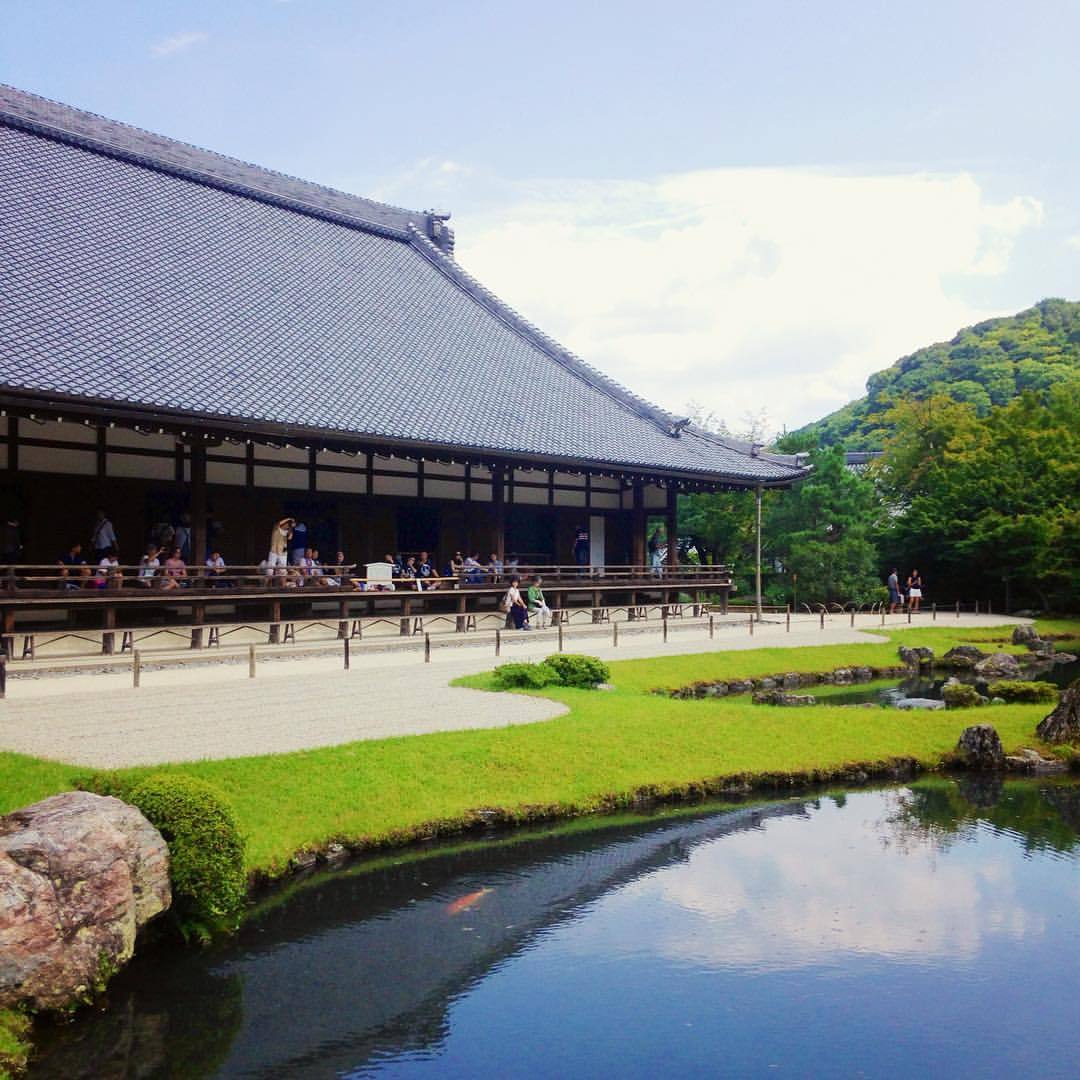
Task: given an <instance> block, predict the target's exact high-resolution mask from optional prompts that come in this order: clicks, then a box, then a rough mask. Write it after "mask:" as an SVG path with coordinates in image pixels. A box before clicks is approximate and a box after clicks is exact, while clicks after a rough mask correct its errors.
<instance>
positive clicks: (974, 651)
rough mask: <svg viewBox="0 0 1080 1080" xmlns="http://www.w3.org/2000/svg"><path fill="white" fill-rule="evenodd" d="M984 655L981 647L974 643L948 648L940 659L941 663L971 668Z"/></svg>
mask: <svg viewBox="0 0 1080 1080" xmlns="http://www.w3.org/2000/svg"><path fill="white" fill-rule="evenodd" d="M985 656H986V653H984V652H983V651H982V649H979V648H976V647H975V646H974V645H957V646H956V647H955V648H952V649H950V650H949V651H948V652H947V653H946V654H945V655H944V656H943V657H942V658H941V659H942V662H943V663H946V664H948V665H949V666H950V667H954V668H973V667H974V666H975V665H976V664H977V663H978V662H979V661H980V660H982V659H983V658H984V657H985Z"/></svg>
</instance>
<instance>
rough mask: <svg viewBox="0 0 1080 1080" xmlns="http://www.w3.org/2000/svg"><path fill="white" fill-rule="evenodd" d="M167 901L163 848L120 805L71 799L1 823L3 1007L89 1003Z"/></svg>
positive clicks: (70, 795)
mask: <svg viewBox="0 0 1080 1080" xmlns="http://www.w3.org/2000/svg"><path fill="white" fill-rule="evenodd" d="M170 902H171V895H170V890H169V853H168V848H167V847H166V845H165V841H164V840H163V839H162V837H161V834H160V833H159V832H158V831H157V829H155V828H154V827H153V825H151V824H150V822H148V821H147V820H146V818H144V817H143V816H142V814H140V813H139V811H138V810H136V809H135V808H134V807H133V806H128V805H127V804H126V803H123V802H121V801H120V800H119V799H114V798H110V797H105V796H101V795H92V794H90V793H89V792H85V791H71V792H67V793H66V794H63V795H54V796H53V797H52V798H50V799H45V800H44V801H42V802H38V803H34V804H33V806H28V807H26V808H25V809H22V810H17V811H15V812H14V813H12V814H8V815H7V816H6V817H3V818H0V1007H3V1006H8V1005H12V1004H15V1003H16V1002H20V1001H25V1002H27V1003H28V1004H29V1005H30V1006H31V1007H33V1008H35V1009H57V1008H63V1007H65V1006H67V1005H69V1004H71V1003H72V1002H75V1001H78V1000H82V999H85V998H87V997H89V996H91V995H92V994H93V993H94V991H95V989H96V988H100V986H101V984H102V983H103V981H104V980H105V979H106V978H107V977H108V976H109V975H110V974H112V972H114V971H115V970H116V969H117V968H119V967H120V966H121V965H123V964H124V963H126V962H127V961H128V960H129V959H130V958H131V955H132V953H133V952H134V948H135V935H136V933H137V932H138V930H139V929H140V928H141V927H142V926H143V925H144V924H145V923H146V922H147V921H148V920H149V919H152V918H153V917H154V916H155V915H157V914H158V913H159V912H162V911H164V910H165V909H166V908H167V907H168V906H169V904H170Z"/></svg>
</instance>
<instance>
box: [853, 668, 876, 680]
mask: <svg viewBox="0 0 1080 1080" xmlns="http://www.w3.org/2000/svg"><path fill="white" fill-rule="evenodd" d="M851 674H852V675H854V676H855V681H856V682H872V681H873V678H874V669H873V668H868V667H856V668H852V669H851Z"/></svg>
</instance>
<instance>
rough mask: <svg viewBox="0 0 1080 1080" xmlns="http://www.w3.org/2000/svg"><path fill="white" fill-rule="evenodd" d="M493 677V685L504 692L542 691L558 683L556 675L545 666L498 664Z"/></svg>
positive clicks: (551, 669)
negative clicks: (519, 689) (511, 690)
mask: <svg viewBox="0 0 1080 1080" xmlns="http://www.w3.org/2000/svg"><path fill="white" fill-rule="evenodd" d="M494 675H495V685H496V686H498V687H501V688H502V689H504V690H510V689H514V688H521V689H524V690H543V688H544V687H545V686H550V685H551V684H552V683H555V682H558V681H559V676H558V673H557V672H556V671H555V670H554V669H553V668H550V667H548V666H547V664H500V665H499V666H498V667H497V668H496V669H495V672H494Z"/></svg>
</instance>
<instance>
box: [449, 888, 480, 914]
mask: <svg viewBox="0 0 1080 1080" xmlns="http://www.w3.org/2000/svg"><path fill="white" fill-rule="evenodd" d="M489 892H491V890H490V889H477V890H476V892H471V893H468V894H467V895H465V896H462V897H459V898H458V899H457V900H454V901H453V902H452V903H449V904H447V905H446V914H447V915H460V914H461V913H462V912H463V911H472V909H473V908H474V907H475V906H476V905H477V904H478V903H480V901H481V900H482V899H483V898H484V897H485V896H487V894H488V893H489Z"/></svg>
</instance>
